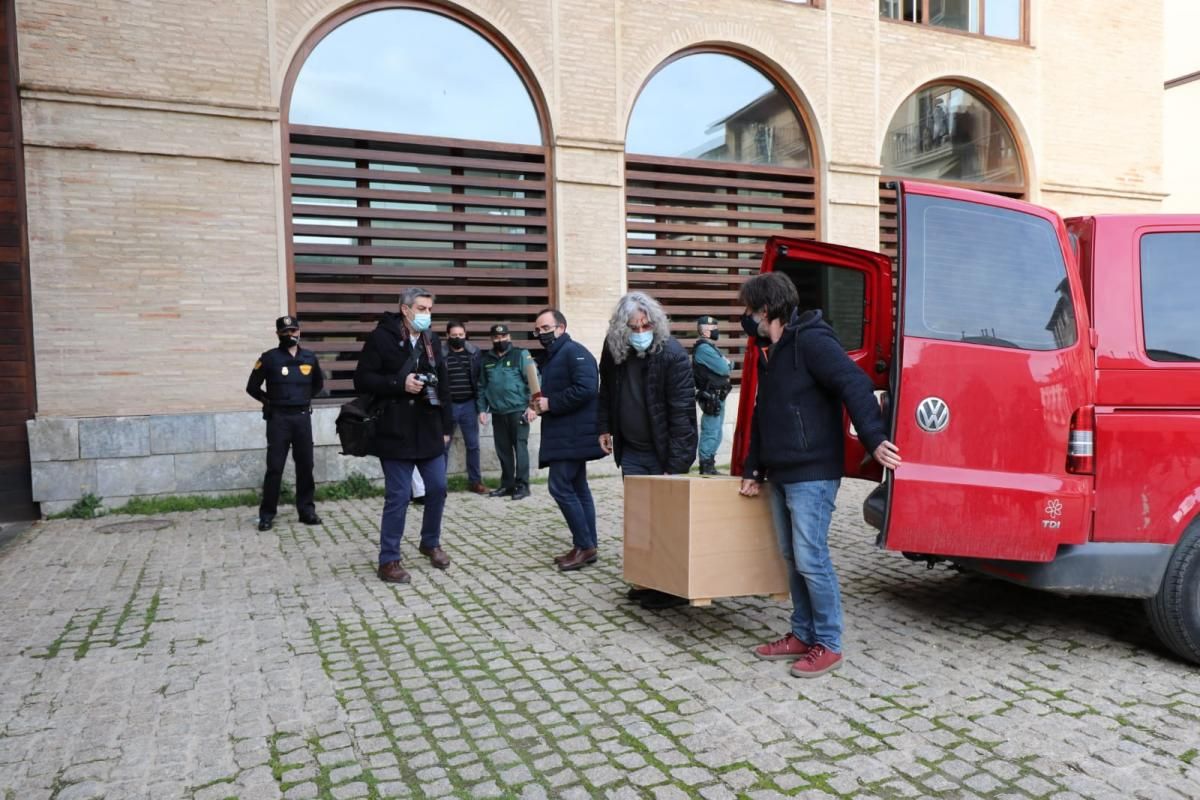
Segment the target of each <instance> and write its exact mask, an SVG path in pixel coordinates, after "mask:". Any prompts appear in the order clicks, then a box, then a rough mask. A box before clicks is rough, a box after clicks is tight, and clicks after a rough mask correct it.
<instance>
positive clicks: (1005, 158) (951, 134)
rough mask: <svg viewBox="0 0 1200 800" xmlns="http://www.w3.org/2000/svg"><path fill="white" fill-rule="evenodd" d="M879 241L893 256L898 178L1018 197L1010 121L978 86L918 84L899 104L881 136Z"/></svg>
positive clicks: (1019, 176)
mask: <svg viewBox="0 0 1200 800" xmlns="http://www.w3.org/2000/svg"><path fill="white" fill-rule="evenodd" d="M881 163H882V164H883V177H882V178H880V184H879V243H880V249H881V251H882V252H885V253H888V254H889V255H891V256H892V257H895V255H896V252H895V251H896V192H895V190H893V189H889V188H888V186H887V184H888V183H890V182H891V181H894V180H897V179H899V178H917V179H919V180H922V181H927V182H929V183H948V184H953V185H955V186H964V187H966V188H969V189H977V190H980V191H984V192H994V193H995V194H1002V195H1004V196H1005V197H1016V198H1023V197H1024V196H1025V193H1026V186H1025V167H1024V163H1023V160H1022V158H1021V150H1020V147H1019V146H1018V144H1017V137H1016V136H1015V135H1014V134H1013V129H1012V126H1011V125H1010V124H1009V122H1008V120H1007V119H1005V116H1004V114H1003V113H1001V112H1000V110H999V109H998V108H997V107H996V104H995V103H993V102H991V101H990V100H989V99H988V98H987V97H986V96H984V95H983V94H982V93H981V92H980V91H979V90H977V89H974V88H972V87H969V86H967V85H966V84H962V83H957V82H953V81H945V80H943V81H938V82H935V83H931V84H928V85H926V86H923V87H921V88H920V89H918V90H917V91H915V92H913V93H912V94H911V95H909V96H908V98H907V99H906V100H905V101H904V102H903V103H901V104H900V108H899V109H898V110H897V111H896V114H895V115H894V116H893V117H892V122H891V124H890V125H888V130H887V134H886V135H885V137H884V143H883V156H882V158H881Z"/></svg>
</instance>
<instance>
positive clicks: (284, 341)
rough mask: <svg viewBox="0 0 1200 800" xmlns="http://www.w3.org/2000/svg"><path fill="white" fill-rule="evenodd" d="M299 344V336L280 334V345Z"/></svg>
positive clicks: (292, 345) (291, 345) (293, 345)
mask: <svg viewBox="0 0 1200 800" xmlns="http://www.w3.org/2000/svg"><path fill="white" fill-rule="evenodd" d="M298 344H300V337H299V336H280V337H279V346H280V347H295V346H296V345H298Z"/></svg>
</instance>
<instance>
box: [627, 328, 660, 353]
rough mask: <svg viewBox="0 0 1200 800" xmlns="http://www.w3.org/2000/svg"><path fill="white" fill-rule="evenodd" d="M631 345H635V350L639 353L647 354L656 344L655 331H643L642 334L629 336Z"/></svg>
mask: <svg viewBox="0 0 1200 800" xmlns="http://www.w3.org/2000/svg"><path fill="white" fill-rule="evenodd" d="M629 343H630V344H631V345H633V349H634V350H637V351H638V352H639V353H644V352H646V348H648V347H649V346H650V345H651V344H653V343H654V331H642V332H640V333H631V334H629Z"/></svg>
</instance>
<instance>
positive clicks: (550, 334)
mask: <svg viewBox="0 0 1200 800" xmlns="http://www.w3.org/2000/svg"><path fill="white" fill-rule="evenodd" d="M537 337H538V341H539V342H541V343H542V347H544V348H546V349H547V350H548V349H550V345H552V344H554V340H555V339H557V338H558V337H557V336H555V335H554V331H547V332H546V333H539V334H538V335H537Z"/></svg>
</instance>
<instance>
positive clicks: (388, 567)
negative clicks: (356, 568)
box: [375, 561, 412, 583]
mask: <svg viewBox="0 0 1200 800" xmlns="http://www.w3.org/2000/svg"><path fill="white" fill-rule="evenodd" d="M375 574H377V575H378V576H379V580H381V581H383V582H384V583H408V582H409V581H410V580H412V578H410V577H409V575H408V572H407V571H405V569H404V566H403V565H401V563H400V562H399V561H389V562H388V563H386V564H380V565H379V569H378V570H377V571H376V573H375Z"/></svg>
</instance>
